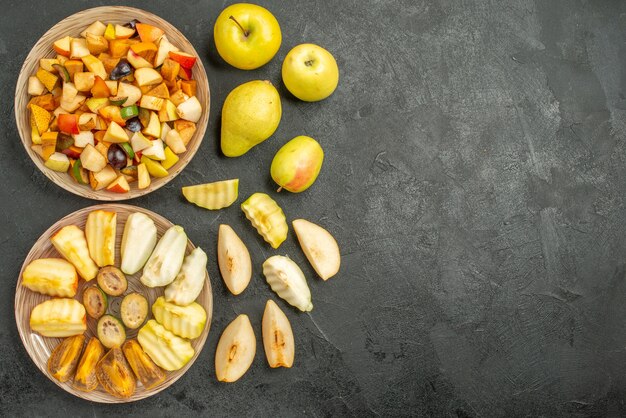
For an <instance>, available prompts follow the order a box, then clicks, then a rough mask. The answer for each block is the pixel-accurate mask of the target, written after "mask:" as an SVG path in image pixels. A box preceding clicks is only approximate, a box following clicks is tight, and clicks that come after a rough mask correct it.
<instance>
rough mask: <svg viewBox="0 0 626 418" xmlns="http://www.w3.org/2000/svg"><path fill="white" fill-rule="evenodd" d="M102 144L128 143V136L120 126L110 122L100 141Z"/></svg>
mask: <svg viewBox="0 0 626 418" xmlns="http://www.w3.org/2000/svg"><path fill="white" fill-rule="evenodd" d="M102 140H103V141H104V142H113V143H121V142H128V141H129V139H128V134H127V133H126V131H125V130H124V128H122V127H121V126H120V125H118V124H117V123H115V122H114V121H111V123H110V124H109V127H108V128H107V130H106V132H105V133H104V138H103V139H102Z"/></svg>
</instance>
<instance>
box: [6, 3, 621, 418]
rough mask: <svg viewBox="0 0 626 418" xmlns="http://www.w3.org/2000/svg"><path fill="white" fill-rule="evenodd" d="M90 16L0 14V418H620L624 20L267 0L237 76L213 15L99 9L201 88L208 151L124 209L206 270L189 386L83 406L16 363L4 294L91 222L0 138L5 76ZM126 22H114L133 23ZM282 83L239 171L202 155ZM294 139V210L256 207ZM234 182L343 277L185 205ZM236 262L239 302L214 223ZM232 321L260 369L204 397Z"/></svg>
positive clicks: (166, 7) (540, 6)
mask: <svg viewBox="0 0 626 418" xmlns="http://www.w3.org/2000/svg"><path fill="white" fill-rule="evenodd" d="M105 3H107V2H87V1H72V2H69V1H67V2H66V1H48V2H35V1H4V2H3V3H2V6H3V7H2V8H3V12H2V14H1V16H0V82H1V85H2V94H1V95H0V112H1V121H2V122H1V124H0V134H1V135H0V136H1V138H2V141H3V147H2V149H3V151H2V154H1V155H2V162H1V164H0V177H1V178H2V182H3V186H2V188H1V191H0V193H1V195H0V202H2V203H1V204H2V212H3V214H4V220H3V221H2V223H1V225H2V226H1V231H2V232H1V242H0V253H1V254H2V260H3V262H2V263H1V264H0V272H1V274H0V275H1V278H2V280H3V285H2V287H1V288H0V296H1V298H0V318H2V320H1V324H2V326H1V327H0V347H1V349H0V377H1V381H0V415H52V414H55V415H61V414H62V415H66V416H72V415H76V414H80V415H96V416H100V415H104V416H111V415H116V414H133V415H150V416H161V415H162V416H172V415H198V414H203V415H215V416H223V415H237V416H241V415H247V416H264V415H265V416H271V415H275V416H293V415H312V416H325V415H359V416H365V415H382V416H392V415H393V416H397V415H434V416H459V417H474V416H529V415H530V416H534V415H545V416H564V415H578V416H605V415H612V416H617V415H622V416H624V415H625V414H626V405H625V404H624V400H625V398H626V373H625V366H626V350H625V346H626V327H625V326H624V323H625V321H626V318H625V316H626V303H625V302H626V283H625V281H624V278H625V274H626V269H625V262H624V258H625V254H626V240H625V238H624V236H625V235H624V234H625V232H626V227H625V225H624V219H625V215H626V213H625V212H626V210H625V206H624V204H625V198H624V196H625V191H626V178H625V172H624V168H625V165H626V154H625V144H624V139H625V138H626V98H625V97H624V94H625V92H624V88H625V82H626V73H625V70H624V68H625V64H626V54H625V52H626V47H625V46H626V43H625V42H626V31H625V25H626V2H623V1H617V0H616V1H547V0H546V1H539V0H537V1H530V0H507V1H486V0H485V1H460V0H459V1H452V0H447V1H433V0H430V1H408V0H407V1H369V2H364V1H357V0H353V1H327V2H315V1H284V2H283V1H264V2H263V4H264V5H265V6H267V7H268V8H269V9H270V10H271V11H272V12H273V13H274V15H275V16H276V17H277V18H278V21H279V22H280V24H281V28H282V31H283V44H282V46H281V49H280V51H279V53H278V55H277V56H276V57H275V58H274V60H273V61H272V62H271V63H269V64H268V65H266V66H265V67H263V68H261V69H259V70H256V71H251V72H245V71H240V70H236V69H234V68H231V67H229V66H228V65H226V64H225V63H224V62H223V61H221V59H219V57H217V56H216V53H215V49H214V45H213V42H212V30H213V23H214V21H215V18H216V16H217V14H218V13H219V11H220V10H221V9H222V8H223V7H224V4H225V3H230V2H223V3H224V4H223V3H219V2H209V1H190V0H188V1H176V2H174V1H170V2H159V3H156V2H116V3H124V4H126V3H128V4H132V5H135V6H138V7H143V8H145V9H147V10H150V11H152V12H154V13H156V14H158V15H160V16H162V17H164V18H165V19H167V20H169V21H170V22H171V23H173V24H174V25H175V26H177V27H178V28H180V29H181V30H182V32H183V33H184V34H185V35H186V36H187V37H188V38H189V39H190V41H191V42H192V43H193V44H194V45H195V47H196V48H197V50H198V51H199V52H200V53H201V56H202V60H203V62H204V64H205V66H206V67H207V71H208V75H209V80H210V85H211V91H212V103H211V117H210V122H209V128H208V132H207V135H206V136H205V138H204V142H203V143H202V146H201V148H200V150H199V152H198V154H197V155H196V157H195V158H194V160H193V161H192V162H191V164H189V166H188V167H187V169H186V170H185V171H184V172H183V173H182V174H181V175H179V176H178V177H177V178H176V179H175V180H174V181H172V182H171V183H170V184H169V185H168V186H166V187H164V188H162V189H160V190H159V191H157V192H155V193H152V194H151V195H149V196H146V197H143V198H140V199H136V200H133V201H131V202H129V203H132V204H135V205H139V206H142V207H146V208H149V209H151V210H154V211H156V212H158V213H160V214H162V215H164V216H166V217H168V218H169V219H171V220H172V221H173V222H176V223H179V224H181V225H183V226H184V227H185V229H186V230H187V232H188V234H189V236H190V238H191V239H192V240H193V241H194V242H195V243H197V244H199V245H201V246H202V247H204V248H206V249H207V250H208V251H207V252H208V253H209V254H210V255H211V260H210V264H209V273H210V275H211V280H212V285H213V289H214V300H215V310H214V313H213V323H212V326H211V333H210V335H209V338H208V341H207V344H206V346H205V348H204V350H203V352H202V353H201V355H200V357H199V359H198V361H197V362H196V363H195V364H194V366H193V367H192V368H191V370H190V371H189V372H188V373H187V374H186V375H185V376H184V377H183V378H182V379H181V380H180V381H179V382H178V383H176V384H175V385H174V386H172V387H171V388H170V389H168V390H166V391H164V392H162V393H161V394H159V395H158V396H155V397H153V398H151V399H148V400H144V401H141V402H137V403H134V404H130V405H124V406H119V405H116V406H106V405H99V404H90V403H88V402H85V401H83V400H80V399H78V398H74V397H72V396H71V395H68V394H66V393H65V392H63V391H62V390H60V389H58V388H57V387H56V385H54V384H53V383H52V382H50V381H48V379H47V378H46V377H44V376H43V375H42V374H41V373H40V372H39V371H38V370H37V369H36V367H35V366H34V365H33V363H32V362H31V361H30V359H29V357H28V355H27V354H26V352H25V350H24V348H23V347H22V344H21V342H20V340H19V338H18V335H17V331H16V326H15V322H14V315H13V296H14V291H15V283H16V280H17V274H18V272H19V269H20V266H21V264H22V261H23V259H24V257H25V256H26V254H27V252H28V250H29V249H30V247H31V246H32V244H33V243H34V242H35V240H36V239H37V238H38V237H39V235H40V234H41V233H42V232H43V231H44V230H45V229H46V228H48V226H49V225H51V224H52V223H53V222H55V221H56V220H57V219H59V218H60V217H62V216H64V215H66V214H68V213H70V212H72V211H74V210H76V209H79V208H83V207H86V206H88V205H90V204H92V203H95V202H90V201H87V200H85V199H81V198H79V197H76V196H74V195H71V194H69V193H67V192H65V191H64V190H62V189H60V188H58V187H57V186H55V185H54V184H52V183H50V182H49V181H48V180H47V179H46V178H45V177H44V176H43V175H42V174H41V173H40V172H39V171H38V170H37V169H36V168H35V166H34V164H32V162H31V161H30V159H29V158H28V157H27V155H26V153H25V152H24V150H23V148H22V144H21V142H20V140H19V138H18V135H17V132H16V127H15V121H14V117H13V91H14V88H15V82H16V79H17V75H18V72H19V69H20V67H21V64H22V62H23V60H24V58H25V57H26V54H27V53H28V51H29V50H30V48H31V47H32V45H33V44H34V43H35V42H36V41H37V39H38V38H39V37H40V36H41V35H42V34H43V33H44V32H45V31H46V30H47V29H48V28H49V27H51V26H52V25H53V24H55V23H56V22H58V21H59V20H61V19H62V18H64V17H65V16H67V15H69V14H71V13H74V12H77V11H79V10H81V9H84V8H88V7H90V6H96V5H102V4H105ZM130 18H132V16H129V19H130ZM301 42H314V43H318V44H320V45H323V46H324V47H326V48H327V49H329V50H330V51H331V52H332V53H333V54H334V56H335V57H336V58H337V61H338V63H339V67H340V72H341V78H340V83H339V88H338V89H337V91H336V92H335V94H334V95H333V96H332V97H331V98H329V99H328V100H326V101H323V102H321V103H313V104H306V103H303V102H299V101H296V100H294V99H293V98H292V97H290V96H289V94H288V93H286V91H285V89H284V87H282V85H281V82H280V65H281V63H282V60H283V58H284V56H285V55H286V53H287V52H288V51H289V49H290V48H291V47H293V46H295V45H296V44H299V43H301ZM258 78H263V79H270V80H271V81H272V82H274V83H275V84H276V85H279V86H281V87H280V91H281V93H282V95H283V119H282V122H281V125H280V127H279V128H278V131H277V132H276V134H275V135H274V137H272V138H271V139H270V140H268V141H267V142H265V143H263V144H262V145H260V146H258V147H256V148H254V149H253V150H252V151H250V152H249V153H248V154H246V155H245V156H243V157H241V158H237V159H226V158H223V157H221V156H219V155H218V152H217V149H218V145H217V144H218V139H219V135H218V129H219V128H218V127H219V123H218V121H219V117H220V109H221V106H222V103H223V100H224V98H225V96H226V94H227V93H228V92H229V91H230V90H231V89H232V88H234V87H235V86H237V85H238V84H240V83H242V82H245V81H248V80H251V79H258ZM299 134H307V135H310V136H312V137H314V138H316V139H318V140H319V141H320V143H321V144H322V146H323V147H324V149H325V151H326V160H325V162H324V167H323V170H322V172H321V175H320V177H319V179H318V181H317V182H316V183H315V185H314V186H313V187H312V188H311V189H309V190H308V191H306V192H305V193H302V194H299V195H292V194H288V193H285V192H283V193H281V194H280V195H277V194H275V193H273V192H272V190H273V189H274V188H275V186H274V185H272V183H271V181H270V180H269V175H268V172H269V164H270V161H271V159H272V157H273V155H274V153H275V152H276V151H277V150H278V148H279V147H280V146H281V145H282V144H283V143H285V142H286V141H287V140H289V139H291V138H292V137H294V136H296V135H299ZM232 177H239V178H240V179H241V183H240V199H239V203H240V202H241V201H242V200H243V199H244V198H246V197H247V196H248V195H250V194H251V193H252V192H255V191H265V192H271V193H273V196H275V198H276V199H277V201H278V202H279V203H280V204H281V205H282V207H283V208H284V210H285V212H286V214H287V217H288V218H289V219H294V218H297V217H304V218H307V219H310V220H312V221H315V222H319V223H320V224H322V225H324V226H326V227H327V228H328V229H329V230H330V231H332V232H333V233H334V234H335V236H336V237H337V239H338V241H339V243H340V246H341V249H342V253H343V259H342V262H343V264H342V270H341V273H340V274H339V275H338V276H337V277H336V278H334V279H332V280H330V281H328V282H322V281H321V280H319V279H317V278H315V276H314V273H313V271H312V269H311V268H310V267H309V266H308V264H307V262H306V259H305V258H304V256H303V254H302V253H301V251H300V249H299V248H298V245H297V242H296V241H295V239H294V236H293V234H290V236H289V238H288V240H287V242H286V243H285V244H283V246H281V248H280V250H279V251H273V250H271V249H270V247H269V246H268V245H267V244H264V243H263V241H262V240H261V239H260V237H259V236H258V235H257V234H256V232H255V231H254V230H253V229H252V228H251V227H250V225H249V224H248V222H247V221H246V220H245V218H244V216H243V215H242V213H241V211H240V210H239V209H238V207H237V206H236V205H235V206H233V207H231V208H229V209H226V210H222V211H219V212H208V211H204V210H202V209H199V208H197V207H195V206H192V205H190V204H186V203H184V202H183V200H182V198H181V195H180V187H181V186H183V185H187V184H193V183H199V182H208V181H214V180H220V179H225V178H232ZM220 223H229V224H231V225H233V226H234V227H235V229H236V230H237V231H238V232H240V233H241V236H242V238H243V239H244V241H245V242H246V243H247V244H248V246H249V248H250V251H251V253H252V258H253V262H254V266H255V272H254V279H253V281H252V282H251V284H250V286H249V288H248V289H247V290H246V291H245V292H244V294H243V295H241V296H239V297H233V296H232V295H230V294H229V293H228V292H227V291H226V290H225V287H224V285H223V284H222V282H221V279H220V276H219V274H218V270H217V265H216V263H215V256H214V254H215V248H216V245H215V238H216V231H217V226H218V225H219V224H220ZM275 253H280V254H289V255H290V256H291V257H292V258H294V259H295V260H296V261H297V262H298V263H299V264H300V265H301V266H302V268H303V270H304V271H305V273H306V274H307V276H308V277H309V285H310V287H311V290H312V293H313V301H314V304H315V309H314V310H313V311H312V312H311V313H310V314H308V315H307V314H301V313H298V312H296V311H295V310H294V309H292V308H289V307H288V306H287V305H285V303H283V302H279V303H280V306H281V307H282V308H283V309H285V311H286V312H287V315H288V317H289V319H290V320H291V323H292V325H293V329H294V332H295V337H296V345H297V355H296V362H295V365H294V367H293V368H292V369H291V370H270V369H269V368H268V366H267V365H266V362H265V358H264V353H263V349H262V345H261V339H260V319H261V314H262V310H263V307H264V304H265V301H266V300H267V298H268V297H273V298H274V299H277V298H276V297H275V296H274V295H273V294H272V292H271V290H270V289H269V288H268V286H267V285H266V284H265V282H264V280H263V278H262V276H261V273H260V272H261V270H260V265H261V263H262V261H263V260H264V259H265V258H266V257H268V256H270V255H272V254H275ZM238 313H247V314H248V315H250V317H251V319H252V321H253V324H254V326H255V331H256V333H257V340H258V344H259V345H258V350H257V356H256V359H255V362H254V364H253V366H252V368H251V370H250V371H249V372H248V373H247V374H246V375H245V376H244V377H243V378H242V379H241V381H239V382H237V383H235V384H218V383H217V382H216V380H215V377H214V368H213V356H214V353H215V346H216V344H217V340H218V336H219V335H220V333H221V331H222V329H223V328H224V326H225V325H226V324H227V323H228V322H229V321H231V320H232V319H233V318H234V317H235V316H236V315H237V314H238Z"/></svg>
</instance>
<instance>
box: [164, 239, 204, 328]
mask: <svg viewBox="0 0 626 418" xmlns="http://www.w3.org/2000/svg"><path fill="white" fill-rule="evenodd" d="M207 261H208V258H207V255H206V253H205V252H204V251H202V248H200V247H197V248H195V249H194V250H193V251H192V252H191V254H189V255H188V256H187V257H185V261H184V262H183V266H182V267H181V269H180V272H179V273H178V275H177V276H176V279H175V280H174V281H173V282H172V283H170V284H169V285H168V286H167V287H166V288H165V300H167V301H168V302H173V303H175V304H177V305H181V306H185V305H189V304H190V303H192V302H193V301H194V300H196V298H197V297H198V296H199V295H200V292H202V287H204V281H205V278H206V264H207ZM159 322H161V321H159Z"/></svg>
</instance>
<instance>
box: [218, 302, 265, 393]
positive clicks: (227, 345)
mask: <svg viewBox="0 0 626 418" xmlns="http://www.w3.org/2000/svg"><path fill="white" fill-rule="evenodd" d="M255 353H256V337H255V336H254V330H253V329H252V324H251V323H250V318H248V315H245V314H242V315H239V316H238V317H237V318H235V320H234V321H233V322H231V323H230V324H228V326H227V327H226V329H224V332H223V333H222V336H221V337H220V340H219V342H218V343H217V350H216V351H215V375H216V376H217V380H219V381H220V382H235V381H237V380H239V378H240V377H241V376H243V375H244V374H245V373H246V372H247V371H248V369H249V368H250V366H251V365H252V361H253V360H254V355H255Z"/></svg>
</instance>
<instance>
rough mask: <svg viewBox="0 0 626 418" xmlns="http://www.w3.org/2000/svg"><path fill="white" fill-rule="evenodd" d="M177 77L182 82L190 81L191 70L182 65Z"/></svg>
mask: <svg viewBox="0 0 626 418" xmlns="http://www.w3.org/2000/svg"><path fill="white" fill-rule="evenodd" d="M178 76H179V77H180V78H182V79H183V80H191V78H192V73H191V68H185V67H183V66H182V65H181V66H180V70H178Z"/></svg>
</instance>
